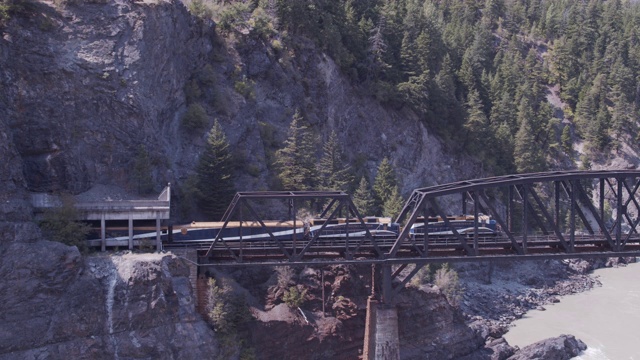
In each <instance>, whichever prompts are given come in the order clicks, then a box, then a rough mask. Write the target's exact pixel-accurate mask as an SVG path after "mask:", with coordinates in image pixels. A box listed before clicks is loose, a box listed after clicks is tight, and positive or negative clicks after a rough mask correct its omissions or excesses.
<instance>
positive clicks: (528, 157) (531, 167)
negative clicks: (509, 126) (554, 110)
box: [513, 98, 543, 174]
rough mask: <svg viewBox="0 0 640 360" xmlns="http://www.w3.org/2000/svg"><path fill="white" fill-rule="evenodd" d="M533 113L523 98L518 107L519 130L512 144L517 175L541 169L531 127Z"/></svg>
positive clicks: (538, 150)
mask: <svg viewBox="0 0 640 360" xmlns="http://www.w3.org/2000/svg"><path fill="white" fill-rule="evenodd" d="M532 120H533V112H532V111H531V107H530V106H529V103H528V100H527V99H526V98H523V99H522V101H521V103H520V106H519V107H518V122H519V123H520V128H519V129H518V132H517V133H516V137H515V144H514V154H513V156H514V159H515V163H516V168H517V170H518V172H519V173H521V174H522V173H530V172H537V171H541V170H542V169H543V160H542V156H541V154H540V147H539V146H538V144H537V143H536V140H535V134H534V132H533V126H532V124H531V122H532Z"/></svg>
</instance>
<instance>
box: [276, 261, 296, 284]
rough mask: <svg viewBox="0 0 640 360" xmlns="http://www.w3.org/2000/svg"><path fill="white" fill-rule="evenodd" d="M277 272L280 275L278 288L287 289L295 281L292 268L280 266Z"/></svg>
mask: <svg viewBox="0 0 640 360" xmlns="http://www.w3.org/2000/svg"><path fill="white" fill-rule="evenodd" d="M276 272H277V273H278V286H279V287H280V288H281V289H286V288H287V287H288V286H289V283H290V282H291V280H292V279H293V275H294V271H293V268H291V267H290V266H278V267H276Z"/></svg>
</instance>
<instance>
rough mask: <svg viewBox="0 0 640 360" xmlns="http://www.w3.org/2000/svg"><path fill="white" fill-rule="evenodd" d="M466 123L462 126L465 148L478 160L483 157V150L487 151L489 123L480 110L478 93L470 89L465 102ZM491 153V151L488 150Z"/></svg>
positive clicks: (489, 142) (480, 104) (489, 134)
mask: <svg viewBox="0 0 640 360" xmlns="http://www.w3.org/2000/svg"><path fill="white" fill-rule="evenodd" d="M467 113H468V117H467V122H466V123H465V124H464V128H465V130H466V131H467V136H466V138H467V140H468V141H466V145H467V148H468V149H469V150H470V151H471V153H472V154H474V155H475V156H477V157H478V158H480V159H483V158H484V156H485V153H484V152H485V150H489V149H488V148H489V145H490V144H491V141H490V139H489V137H490V136H491V133H490V131H489V130H490V129H489V121H488V119H487V115H485V113H484V111H483V109H482V103H481V102H480V95H479V94H478V91H477V90H475V89H472V90H471V91H470V92H469V100H468V101H467ZM490 151H491V150H490Z"/></svg>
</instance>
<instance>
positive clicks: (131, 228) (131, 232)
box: [129, 214, 133, 250]
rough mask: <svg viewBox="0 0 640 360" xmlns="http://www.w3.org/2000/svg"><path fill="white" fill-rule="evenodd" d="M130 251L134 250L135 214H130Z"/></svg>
mask: <svg viewBox="0 0 640 360" xmlns="http://www.w3.org/2000/svg"><path fill="white" fill-rule="evenodd" d="M129 250H133V214H129Z"/></svg>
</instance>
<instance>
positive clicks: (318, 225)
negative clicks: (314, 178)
mask: <svg viewBox="0 0 640 360" xmlns="http://www.w3.org/2000/svg"><path fill="white" fill-rule="evenodd" d="M447 221H448V225H447V223H446V222H445V221H444V220H443V219H442V218H441V217H428V218H427V219H426V224H427V230H428V234H429V236H436V237H447V236H448V237H451V236H453V235H454V234H453V230H452V229H451V228H455V230H456V231H457V232H458V233H459V234H462V235H466V236H473V234H474V230H475V222H476V220H475V217H474V216H473V215H458V216H448V217H447ZM477 223H478V234H479V235H481V236H495V235H497V234H498V233H499V226H497V224H496V221H495V220H493V219H491V217H490V216H488V215H484V214H480V215H479V216H478V219H477ZM262 224H264V226H263V225H262ZM262 224H260V223H259V222H242V223H240V222H237V221H236V222H229V223H227V226H226V227H224V229H222V227H223V225H224V223H221V222H214V223H207V222H193V223H191V224H187V225H183V226H178V227H177V229H174V230H173V232H172V238H171V240H170V241H172V242H180V243H188V242H196V241H197V242H207V241H208V242H211V241H213V240H214V239H215V238H216V236H218V234H219V232H220V231H221V229H222V231H223V233H222V234H220V236H219V238H222V239H224V240H225V241H236V240H243V241H268V240H271V235H273V237H274V238H276V239H277V240H291V239H292V238H293V237H294V234H295V237H296V238H298V239H302V238H308V239H313V238H316V239H331V238H343V237H347V236H349V237H362V236H365V235H366V232H367V231H368V232H369V234H371V235H372V236H375V237H397V236H398V234H400V231H401V230H402V227H401V226H400V224H398V223H395V222H393V221H392V219H391V218H388V217H376V216H368V217H364V218H363V222H362V223H361V222H360V220H358V219H357V218H334V219H323V218H313V219H311V220H309V221H307V222H303V221H301V220H300V221H296V222H295V223H294V222H293V221H290V220H289V221H263V223H262ZM265 228H266V229H265ZM267 229H268V231H267ZM269 232H271V235H270V234H269ZM424 233H425V218H424V217H418V218H417V220H416V222H415V223H414V224H413V225H412V226H411V229H410V231H409V234H410V236H411V237H414V238H415V237H424ZM163 236H164V235H163ZM163 239H164V238H163Z"/></svg>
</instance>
